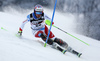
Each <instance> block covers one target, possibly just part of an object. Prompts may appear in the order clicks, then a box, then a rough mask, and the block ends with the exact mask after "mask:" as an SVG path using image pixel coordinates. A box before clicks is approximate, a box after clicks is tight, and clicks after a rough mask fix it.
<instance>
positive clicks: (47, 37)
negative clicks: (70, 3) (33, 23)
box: [44, 0, 57, 47]
mask: <svg viewBox="0 0 100 61" xmlns="http://www.w3.org/2000/svg"><path fill="white" fill-rule="evenodd" d="M56 4H57V0H55V5H54V11H53V15H52V20H51V24H50V29H49V31H48V36H47V39H46V42H45V44H44V47H46V44H47V42H48V38H49V34H50V30H51V27H52V22H53V19H54V14H55V9H56Z"/></svg>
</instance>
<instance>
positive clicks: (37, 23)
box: [18, 5, 79, 54]
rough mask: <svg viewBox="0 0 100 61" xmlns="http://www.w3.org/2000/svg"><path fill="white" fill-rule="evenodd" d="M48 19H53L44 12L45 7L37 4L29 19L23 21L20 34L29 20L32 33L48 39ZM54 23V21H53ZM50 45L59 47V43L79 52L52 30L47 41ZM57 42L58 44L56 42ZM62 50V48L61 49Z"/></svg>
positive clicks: (68, 49)
mask: <svg viewBox="0 0 100 61" xmlns="http://www.w3.org/2000/svg"><path fill="white" fill-rule="evenodd" d="M46 19H48V20H50V21H51V18H49V17H48V16H47V15H46V14H45V13H44V12H43V7H42V6H41V5H36V6H35V8H34V12H33V13H31V14H29V15H28V16H27V19H26V20H25V21H23V23H22V25H21V26H20V27H19V31H18V34H19V35H20V36H21V35H22V31H23V28H24V25H25V24H26V23H28V22H30V24H31V29H32V33H33V35H34V36H35V37H36V38H41V39H42V40H43V41H46V39H47V35H48V27H47V26H46V25H45V20H46ZM52 24H54V22H53V23H52ZM47 43H48V44H49V45H53V46H54V48H56V49H57V44H58V45H60V46H62V47H64V48H65V49H67V51H69V52H73V53H75V54H79V53H78V52H76V51H74V50H72V48H71V47H69V46H68V44H67V43H66V42H64V41H63V40H61V39H59V38H56V37H55V35H54V34H53V33H52V32H51V31H50V35H49V39H48V41H47ZM55 43H57V44H55ZM61 51H62V50H61Z"/></svg>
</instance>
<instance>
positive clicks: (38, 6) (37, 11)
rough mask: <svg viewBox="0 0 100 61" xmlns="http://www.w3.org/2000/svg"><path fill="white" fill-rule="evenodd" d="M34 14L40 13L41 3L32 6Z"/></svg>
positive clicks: (41, 11)
mask: <svg viewBox="0 0 100 61" xmlns="http://www.w3.org/2000/svg"><path fill="white" fill-rule="evenodd" d="M34 12H35V14H42V13H43V7H42V6H41V5H36V6H35V8H34Z"/></svg>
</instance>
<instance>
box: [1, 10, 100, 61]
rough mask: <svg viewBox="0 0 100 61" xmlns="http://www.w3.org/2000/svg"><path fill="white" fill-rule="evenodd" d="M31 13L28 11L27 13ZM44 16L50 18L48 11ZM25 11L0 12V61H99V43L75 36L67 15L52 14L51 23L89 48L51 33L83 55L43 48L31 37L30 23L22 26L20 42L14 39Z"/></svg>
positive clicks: (50, 12) (72, 21)
mask: <svg viewBox="0 0 100 61" xmlns="http://www.w3.org/2000/svg"><path fill="white" fill-rule="evenodd" d="M30 12H31V11H30ZM45 13H47V15H48V16H50V17H52V10H48V9H45ZM28 14H29V12H26V13H24V14H22V13H18V11H15V10H13V11H9V12H8V11H5V12H0V27H3V28H5V29H7V31H5V30H2V29H0V61H99V60H100V42H99V41H98V40H95V39H91V38H89V37H86V36H83V35H79V34H76V33H75V30H74V29H75V25H76V24H77V23H74V21H75V17H74V15H71V14H67V13H66V14H64V13H59V12H56V13H55V17H54V23H55V25H56V26H57V27H59V28H61V29H63V30H65V31H67V32H68V33H70V34H72V35H74V36H76V37H77V38H79V39H81V40H82V41H85V42H87V43H88V44H90V46H87V45H86V44H84V43H82V42H80V41H79V40H77V39H75V38H73V37H71V36H69V35H67V34H65V33H63V32H62V31H60V30H58V29H56V28H54V27H52V32H53V33H54V34H55V35H56V37H58V38H61V39H63V40H64V41H66V42H67V43H68V44H69V45H70V46H71V47H72V48H73V49H75V50H77V51H79V52H82V53H83V55H82V56H81V57H80V58H78V57H77V56H75V55H73V54H71V53H69V52H67V53H66V54H65V55H64V54H62V53H61V52H60V51H58V50H55V49H53V48H51V47H50V46H47V47H44V46H43V45H41V44H40V43H39V42H37V40H40V41H42V40H41V39H37V38H35V37H34V36H33V35H32V32H31V29H30V23H28V24H26V25H25V27H24V31H23V37H24V38H23V39H20V38H17V37H16V36H15V34H16V33H17V32H18V28H19V26H20V25H21V22H22V21H23V20H25V19H26V16H27V15H28Z"/></svg>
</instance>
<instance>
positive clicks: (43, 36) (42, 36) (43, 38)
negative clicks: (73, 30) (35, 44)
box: [39, 33, 53, 45]
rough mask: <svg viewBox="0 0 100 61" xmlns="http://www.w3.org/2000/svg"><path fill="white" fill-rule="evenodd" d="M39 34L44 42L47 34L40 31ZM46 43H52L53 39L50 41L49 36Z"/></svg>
mask: <svg viewBox="0 0 100 61" xmlns="http://www.w3.org/2000/svg"><path fill="white" fill-rule="evenodd" d="M39 36H40V37H41V38H42V40H43V41H45V42H46V39H47V36H46V35H44V34H43V33H40V34H39ZM47 43H48V44H49V45H52V44H53V41H52V40H51V39H50V38H48V41H47Z"/></svg>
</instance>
